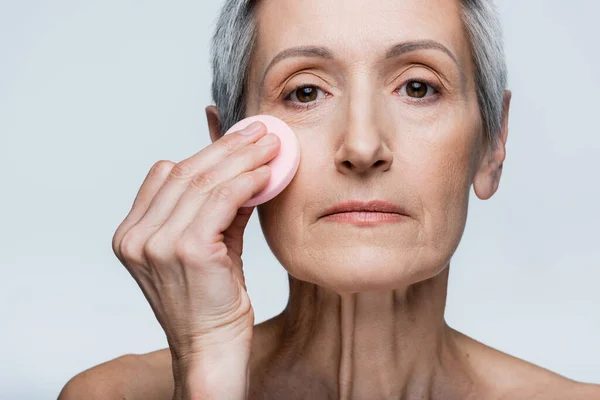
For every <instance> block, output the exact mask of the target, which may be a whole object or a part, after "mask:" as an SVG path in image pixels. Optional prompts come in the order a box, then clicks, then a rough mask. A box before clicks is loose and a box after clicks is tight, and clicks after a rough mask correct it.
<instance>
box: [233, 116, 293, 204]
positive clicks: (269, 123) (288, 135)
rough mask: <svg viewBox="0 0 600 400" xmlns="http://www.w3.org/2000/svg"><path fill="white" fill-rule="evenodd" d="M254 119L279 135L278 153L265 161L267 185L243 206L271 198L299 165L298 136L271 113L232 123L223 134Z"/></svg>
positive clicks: (260, 202)
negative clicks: (267, 168)
mask: <svg viewBox="0 0 600 400" xmlns="http://www.w3.org/2000/svg"><path fill="white" fill-rule="evenodd" d="M254 121H260V122H262V123H263V124H265V126H266V127H267V132H269V133H274V134H276V135H277V136H279V139H280V140H281V146H280V147H279V154H278V155H276V156H275V157H274V158H273V159H272V160H271V161H269V162H268V163H267V165H268V166H269V167H271V177H270V179H269V182H268V183H267V186H265V188H264V189H263V190H261V191H260V192H258V193H256V194H255V195H254V196H253V197H252V198H251V199H250V200H248V201H247V202H246V203H244V204H243V207H252V206H256V205H259V204H262V203H266V202H267V201H269V200H271V199H273V198H274V197H275V196H277V195H278V194H279V193H281V192H282V191H283V189H285V188H286V186H287V185H288V184H289V183H290V182H291V181H292V178H293V177H294V175H296V171H298V166H299V165H300V144H299V143H298V138H296V135H295V134H294V131H292V128H290V127H289V125H288V124H286V123H285V122H283V121H282V120H280V119H279V118H276V117H274V116H272V115H254V116H252V117H248V118H244V119H243V120H241V121H239V122H237V123H236V124H235V125H233V126H232V127H231V128H229V130H227V132H225V135H227V134H228V133H232V132H235V131H240V130H242V129H244V128H245V127H247V126H248V125H250V124H251V123H252V122H254Z"/></svg>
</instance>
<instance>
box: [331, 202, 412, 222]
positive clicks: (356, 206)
mask: <svg viewBox="0 0 600 400" xmlns="http://www.w3.org/2000/svg"><path fill="white" fill-rule="evenodd" d="M357 212H362V213H369V212H371V213H388V214H399V215H404V216H406V215H408V214H407V213H406V211H405V210H404V209H403V208H402V207H400V206H398V205H396V204H394V203H390V202H389V201H384V200H371V201H366V202H365V201H346V202H343V203H340V204H337V205H335V206H333V207H330V208H328V209H326V210H325V211H324V212H323V215H321V217H320V218H325V217H327V216H330V215H334V214H341V213H357Z"/></svg>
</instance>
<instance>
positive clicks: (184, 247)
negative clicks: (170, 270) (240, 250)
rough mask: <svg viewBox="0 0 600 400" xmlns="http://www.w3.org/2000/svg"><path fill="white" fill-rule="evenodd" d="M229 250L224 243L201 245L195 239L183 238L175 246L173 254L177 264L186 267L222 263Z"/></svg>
mask: <svg viewBox="0 0 600 400" xmlns="http://www.w3.org/2000/svg"><path fill="white" fill-rule="evenodd" d="M227 253H228V249H227V246H225V245H224V244H223V243H222V242H218V243H214V244H203V243H199V242H198V240H197V239H195V238H193V237H188V238H185V237H183V238H181V239H180V240H179V241H178V242H177V243H176V244H175V246H174V250H173V254H174V256H175V259H176V260H177V262H179V263H180V264H181V265H185V266H188V267H189V266H193V265H195V266H198V265H205V264H210V263H222V262H223V260H224V259H225V258H226V257H227Z"/></svg>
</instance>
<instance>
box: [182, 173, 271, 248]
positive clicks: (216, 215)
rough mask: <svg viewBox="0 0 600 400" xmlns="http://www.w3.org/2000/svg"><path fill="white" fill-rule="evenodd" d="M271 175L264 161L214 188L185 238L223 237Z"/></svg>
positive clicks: (201, 240) (212, 240)
mask: <svg viewBox="0 0 600 400" xmlns="http://www.w3.org/2000/svg"><path fill="white" fill-rule="evenodd" d="M270 176H271V169H270V167H269V166H268V165H263V166H261V167H259V168H258V169H256V170H254V171H248V172H244V173H242V174H240V175H238V176H236V177H235V178H233V179H231V180H229V181H227V182H225V183H223V184H222V185H219V186H218V187H217V188H215V189H213V190H212V191H211V192H210V194H209V195H208V197H207V198H206V200H205V201H204V202H203V203H202V205H201V206H200V209H199V210H198V212H197V213H196V215H195V217H194V219H193V221H192V223H191V224H190V225H189V226H188V227H187V228H186V229H185V231H184V232H183V234H182V240H183V241H185V239H183V238H184V237H193V238H194V241H195V242H196V243H201V244H206V245H211V244H214V243H216V242H219V241H221V240H222V234H223V232H224V231H225V230H227V228H229V226H231V224H232V222H233V220H234V219H235V218H236V216H237V215H238V212H239V209H240V208H241V207H242V205H243V204H244V203H245V202H246V201H248V200H250V198H252V196H254V195H255V194H256V193H258V192H259V191H260V190H262V188H264V187H265V186H266V184H267V182H268V181H269V178H270Z"/></svg>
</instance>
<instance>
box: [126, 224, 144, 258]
mask: <svg viewBox="0 0 600 400" xmlns="http://www.w3.org/2000/svg"><path fill="white" fill-rule="evenodd" d="M143 246H144V239H143V236H142V233H141V232H140V231H139V229H137V228H136V227H133V228H131V229H130V230H129V231H127V233H125V235H123V239H121V242H120V243H119V253H120V254H121V257H122V258H123V261H125V263H126V264H127V265H128V266H133V265H143V264H145V263H146V259H145V258H144V251H143Z"/></svg>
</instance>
